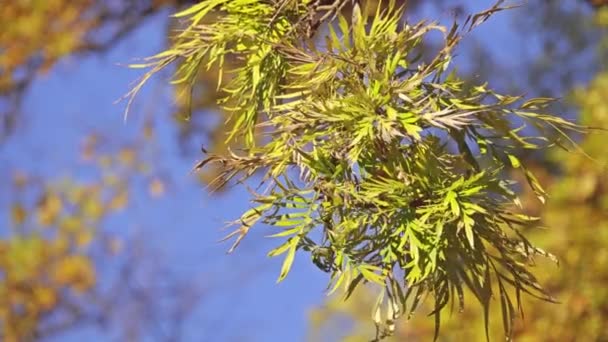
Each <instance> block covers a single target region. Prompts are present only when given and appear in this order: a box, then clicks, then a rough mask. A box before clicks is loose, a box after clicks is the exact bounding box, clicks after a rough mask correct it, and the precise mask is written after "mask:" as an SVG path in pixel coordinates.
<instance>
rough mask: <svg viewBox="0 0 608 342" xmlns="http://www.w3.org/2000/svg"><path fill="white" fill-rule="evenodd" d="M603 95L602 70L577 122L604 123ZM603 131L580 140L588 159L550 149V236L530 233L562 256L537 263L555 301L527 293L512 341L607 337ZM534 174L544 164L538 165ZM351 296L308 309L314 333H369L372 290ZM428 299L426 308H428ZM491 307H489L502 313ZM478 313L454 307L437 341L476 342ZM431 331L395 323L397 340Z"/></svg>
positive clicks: (494, 328)
mask: <svg viewBox="0 0 608 342" xmlns="http://www.w3.org/2000/svg"><path fill="white" fill-rule="evenodd" d="M606 94H608V75H606V74H605V73H604V74H602V75H600V76H599V77H598V78H597V79H596V80H595V81H594V82H593V84H592V85H590V86H589V87H588V88H584V89H583V88H580V89H577V91H576V92H575V96H574V98H575V99H576V102H577V103H579V104H580V105H581V106H582V113H581V121H582V123H584V124H586V125H590V126H599V127H606V126H607V124H608V121H607V118H608V107H607V106H606V104H605V102H604V101H603V99H604V98H605V96H606ZM604 142H605V137H604V136H603V134H590V135H588V136H587V137H586V138H585V139H584V140H583V141H582V142H581V146H582V148H584V149H585V151H586V152H588V153H589V154H590V155H591V156H592V157H593V159H590V158H587V157H584V156H580V155H575V154H572V153H565V152H561V151H559V152H558V153H554V154H552V158H551V159H552V161H553V162H554V164H552V166H551V168H555V167H556V166H558V167H559V168H560V170H562V171H563V174H559V175H553V176H551V175H550V174H548V173H546V172H543V174H544V177H543V180H544V181H543V182H544V183H550V184H551V185H550V192H551V194H552V196H551V199H550V200H549V201H548V205H547V206H546V207H545V208H544V210H543V211H542V220H543V223H544V224H546V225H547V226H549V227H551V234H547V233H546V232H543V231H538V230H531V231H529V234H530V238H531V239H533V240H535V241H538V242H541V243H542V244H543V246H546V248H547V249H548V250H550V251H552V252H553V253H555V254H556V255H557V256H558V257H559V260H560V267H559V268H548V267H540V268H539V272H538V276H539V279H540V280H541V282H542V283H543V284H545V286H546V288H547V291H548V292H549V293H551V295H553V296H554V297H555V298H556V299H557V300H558V301H559V304H558V306H557V307H555V306H546V305H535V303H533V302H532V301H530V300H528V299H525V300H524V302H525V304H527V305H526V311H525V315H524V316H523V317H521V318H520V319H518V320H517V321H516V322H515V325H514V332H513V333H514V336H513V337H514V339H515V340H517V341H539V340H547V341H603V340H606V339H607V338H608V335H606V329H605V321H606V317H607V312H608V293H607V292H606V290H605V283H606V281H607V280H608V273H607V272H606V269H607V267H606V265H608V257H607V256H608V249H607V247H606V246H607V245H608V235H607V234H606V232H608V227H607V226H606V222H608V218H607V217H606V212H607V205H608V196H607V193H606V186H605V184H606V181H607V177H606V168H605V166H606V164H607V163H608V159H607V155H606V151H605V148H604V145H605V144H604ZM537 168H538V169H539V172H541V171H542V166H541V165H538V166H537ZM521 197H522V198H523V200H522V201H523V203H524V207H525V208H529V207H530V206H529V205H528V203H529V202H530V201H532V200H534V199H533V198H532V197H533V196H528V195H527V192H524V193H523V194H522V196H521ZM353 297H354V298H353V299H352V300H350V301H348V302H344V301H343V300H342V298H340V297H339V296H335V297H333V298H332V299H331V300H330V301H328V303H327V304H326V305H325V306H324V307H323V308H318V309H316V310H314V311H313V312H312V313H311V323H312V326H313V328H312V332H311V333H312V336H311V337H312V338H311V340H313V341H316V340H319V338H318V336H319V335H322V336H327V335H330V334H331V333H338V332H336V331H335V328H334V329H332V328H333V327H336V324H335V323H336V322H338V321H341V320H344V319H346V320H348V321H351V322H353V323H354V326H353V328H352V329H350V330H348V331H340V332H339V333H342V334H344V336H343V337H344V340H346V341H366V340H368V337H369V336H370V335H371V334H373V331H370V327H369V325H368V324H366V323H367V322H366V321H367V320H368V317H369V309H370V308H371V307H372V306H373V292H372V291H369V289H361V290H359V291H358V292H356V293H355V294H354V295H353ZM432 309H433V308H432V306H430V305H428V304H427V305H426V307H425V308H424V311H426V312H429V311H432ZM500 310H501V309H500V307H498V306H496V305H494V306H493V308H492V312H493V313H494V314H500ZM483 320H484V318H483V312H482V311H481V310H477V309H475V308H467V309H466V310H464V311H463V312H458V313H452V314H451V315H449V316H448V317H447V319H446V320H445V322H444V329H446V330H447V331H449V334H446V336H442V337H441V338H440V340H441V341H461V340H470V341H477V340H482V339H483V338H484V333H483V330H482V329H481V327H482V326H483V325H482V324H483V322H482V321H483ZM490 323H491V324H490V327H489V331H490V336H492V337H494V338H499V336H500V334H501V333H502V327H501V322H499V321H490ZM432 335H433V329H432V327H431V326H429V324H428V322H426V319H425V317H424V316H422V317H416V318H413V319H412V321H411V322H408V324H399V325H398V326H397V327H396V333H395V336H394V340H395V341H403V340H410V339H416V340H421V341H425V340H429V339H431V337H432Z"/></svg>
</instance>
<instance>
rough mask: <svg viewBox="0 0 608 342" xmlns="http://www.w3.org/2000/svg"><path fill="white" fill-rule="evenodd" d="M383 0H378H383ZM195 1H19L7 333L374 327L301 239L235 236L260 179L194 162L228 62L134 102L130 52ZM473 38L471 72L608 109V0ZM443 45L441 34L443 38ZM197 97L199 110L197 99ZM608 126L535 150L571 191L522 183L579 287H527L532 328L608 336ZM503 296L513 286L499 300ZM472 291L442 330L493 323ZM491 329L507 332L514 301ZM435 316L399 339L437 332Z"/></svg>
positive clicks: (504, 19) (264, 333)
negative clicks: (201, 168) (539, 190)
mask: <svg viewBox="0 0 608 342" xmlns="http://www.w3.org/2000/svg"><path fill="white" fill-rule="evenodd" d="M370 1H373V0H370ZM194 2H195V1H188V0H109V1H96V0H72V1H69V0H0V23H2V30H1V31H0V336H1V339H2V340H4V341H30V340H43V341H85V340H86V341H305V340H310V341H338V340H350V341H367V340H369V339H370V338H371V337H373V336H374V327H373V324H371V322H370V308H371V306H372V305H373V303H371V302H370V301H371V300H372V298H373V296H372V294H371V292H367V290H365V289H364V288H362V289H361V290H360V291H359V292H358V293H357V295H356V296H353V298H352V299H351V300H350V301H349V302H346V303H345V302H343V301H342V300H341V298H340V297H339V296H338V297H331V298H328V297H327V296H326V295H325V284H326V280H327V279H326V277H325V275H324V274H322V273H321V272H319V271H318V269H316V267H314V266H313V264H312V263H311V262H310V260H308V257H306V256H304V255H302V256H300V257H299V258H298V257H296V261H295V264H294V267H293V271H292V272H291V273H290V275H289V277H288V278H287V279H286V280H285V281H284V282H282V283H280V284H276V278H277V275H278V270H279V268H280V260H274V259H270V258H268V257H266V252H267V251H268V250H269V249H270V248H272V247H273V246H274V241H271V240H270V239H266V238H264V231H263V227H262V228H260V229H258V230H256V231H253V232H252V234H250V235H249V236H247V238H246V239H245V240H244V241H243V243H242V244H241V246H240V248H239V249H238V250H237V251H236V252H235V253H234V254H230V255H227V254H226V253H225V252H226V250H227V249H228V247H229V245H228V244H226V243H219V242H218V240H220V239H221V238H222V237H223V236H224V235H226V233H227V231H225V230H223V229H222V228H223V227H225V225H226V222H227V221H230V220H233V219H236V218H237V217H238V216H239V214H240V213H241V212H242V211H243V210H245V209H247V208H248V203H247V199H248V193H247V192H246V191H245V190H244V189H242V188H239V187H232V186H229V187H226V188H223V189H221V190H220V191H219V192H216V193H211V192H210V191H209V189H208V188H207V186H206V185H207V183H208V182H209V181H210V180H211V179H213V178H214V172H213V170H209V171H207V172H205V173H192V172H191V169H192V166H193V165H194V164H195V163H196V161H197V160H199V159H200V158H202V157H203V154H202V152H201V146H204V148H205V149H206V150H210V151H214V152H218V153H221V152H222V151H226V149H227V146H224V145H223V144H222V141H223V140H224V139H223V136H222V132H223V128H222V123H223V121H224V119H225V116H224V114H223V113H221V112H219V111H218V110H217V108H215V107H214V105H213V104H214V101H215V99H216V96H217V94H216V93H215V84H216V82H217V80H216V79H214V78H213V76H212V74H213V73H202V74H201V75H200V82H198V83H197V85H196V87H195V88H194V91H193V98H192V102H189V101H188V100H187V99H188V96H186V95H187V94H186V93H185V89H183V88H180V87H176V86H171V85H170V84H169V77H170V74H169V73H167V74H161V75H159V76H158V77H156V78H154V79H152V80H151V81H150V82H149V83H148V84H147V85H146V87H145V88H144V89H143V90H142V92H141V93H140V95H139V96H138V97H137V99H136V101H135V102H134V104H133V106H132V108H131V110H130V113H129V116H128V117H127V118H126V120H125V117H124V109H125V102H124V101H123V102H119V103H116V100H118V99H120V98H121V97H122V96H123V95H124V94H125V93H127V92H128V91H129V89H130V85H132V82H133V81H134V80H136V79H137V77H138V76H141V74H140V73H139V71H137V70H132V69H129V68H127V67H126V65H127V64H129V63H131V62H134V61H136V59H137V58H141V57H145V56H149V55H152V54H154V53H157V52H159V51H161V50H162V49H164V48H165V47H167V46H168V44H170V42H171V36H172V32H174V30H176V29H178V28H179V25H180V23H179V22H177V21H175V20H173V19H172V18H171V17H170V15H171V14H172V13H174V12H176V11H177V10H178V9H180V8H183V7H184V6H188V5H191V4H192V3H194ZM519 4H520V5H521V7H519V8H516V9H513V10H510V11H506V12H501V13H499V14H497V15H496V16H494V17H492V18H491V19H490V20H489V21H488V22H486V23H485V24H484V25H482V26H481V27H480V28H478V29H477V31H475V32H474V33H473V34H471V35H470V36H469V37H468V38H467V39H465V41H464V43H463V44H462V46H461V47H460V49H459V50H458V56H457V58H456V67H457V69H458V72H459V73H460V74H462V75H463V76H465V77H467V78H468V79H469V80H470V81H472V82H482V81H486V80H487V81H488V82H490V84H491V85H492V86H493V87H495V88H498V89H500V90H502V91H507V92H511V93H515V94H522V93H523V94H527V95H529V96H555V97H560V98H561V101H560V102H559V103H558V104H556V106H555V108H554V110H555V111H556V113H560V115H562V116H564V117H567V118H569V119H571V120H576V121H578V122H580V123H583V124H586V125H591V126H596V127H604V128H608V72H606V66H607V64H608V35H606V33H607V30H608V2H607V1H601V0H599V1H598V0H590V1H585V0H569V1H566V0H536V1H533V0H528V1H523V2H519ZM491 5H493V2H492V1H475V2H471V1H458V0H454V1H447V0H429V1H420V0H419V1H407V6H408V7H407V13H408V20H411V21H417V20H419V19H423V18H425V19H435V20H439V21H440V22H441V23H443V24H446V25H449V24H450V23H451V22H452V21H453V20H463V19H464V17H466V14H469V13H473V12H477V11H480V10H483V9H485V8H488V7H490V6H491ZM427 44H428V47H429V49H432V47H433V41H429V42H428V43H427ZM190 112H191V113H192V116H191V117H188V115H187V114H188V113H190ZM607 134H608V133H605V132H604V133H601V132H599V133H598V132H594V133H592V134H590V135H588V136H585V137H576V139H577V141H579V142H580V144H581V147H582V148H583V149H584V151H585V152H586V153H587V154H588V156H584V155H583V154H582V153H571V152H570V153H569V152H565V151H563V150H559V149H556V150H554V151H551V152H549V153H546V154H543V155H538V154H534V155H533V154H525V151H522V153H523V155H524V157H525V158H524V159H528V163H529V164H530V163H531V164H533V166H534V168H535V169H536V172H537V174H539V175H542V177H541V179H540V181H541V183H543V185H545V186H546V187H547V188H548V189H549V193H550V194H551V195H552V196H551V198H550V199H549V201H548V204H547V205H546V206H542V205H541V204H540V203H538V201H537V200H536V198H535V197H534V196H533V195H532V194H529V193H527V192H526V191H525V189H524V190H522V193H521V196H522V202H523V203H524V207H525V209H526V211H527V212H528V213H529V214H533V215H538V216H541V217H542V219H543V222H544V225H545V226H547V227H548V229H544V230H534V231H530V232H528V233H529V235H530V236H531V238H532V240H534V241H535V242H537V243H538V244H539V245H540V246H542V247H544V248H545V249H547V250H548V251H550V252H552V253H554V254H556V255H557V256H558V257H559V259H560V266H559V267H556V266H555V265H554V264H552V263H551V262H548V261H539V263H538V265H537V268H538V272H539V274H540V276H541V279H542V280H543V283H544V284H546V286H547V288H548V290H549V291H550V292H551V293H552V294H553V295H554V296H555V297H557V298H558V300H559V301H560V302H561V304H557V305H554V304H548V303H542V302H539V301H534V300H525V307H524V310H525V314H526V315H525V318H524V319H523V320H520V321H519V322H518V325H517V329H516V340H517V341H608V175H607V174H606V172H607V170H606V165H607V163H608V149H607V146H608V145H607V144H606V143H607V142H608V135H607ZM496 306H498V305H496ZM457 311H458V310H455V311H454V313H453V314H452V316H451V317H450V319H448V320H447V321H446V322H445V324H444V326H443V327H442V330H443V333H442V335H441V338H440V340H442V341H461V340H463V339H468V340H471V341H483V340H485V332H484V329H483V315H482V313H480V312H478V311H476V310H475V308H474V307H470V308H467V309H466V310H465V312H463V313H458V312H457ZM495 318H496V320H492V324H490V335H491V336H492V337H494V339H501V338H502V337H501V334H502V322H501V321H500V315H495ZM432 336H433V322H432V319H429V318H427V317H425V316H424V314H423V313H421V314H420V316H419V317H415V318H413V319H412V320H411V321H408V322H401V323H399V324H398V329H397V334H396V336H395V337H394V340H396V341H401V340H408V341H410V340H411V341H428V340H432Z"/></svg>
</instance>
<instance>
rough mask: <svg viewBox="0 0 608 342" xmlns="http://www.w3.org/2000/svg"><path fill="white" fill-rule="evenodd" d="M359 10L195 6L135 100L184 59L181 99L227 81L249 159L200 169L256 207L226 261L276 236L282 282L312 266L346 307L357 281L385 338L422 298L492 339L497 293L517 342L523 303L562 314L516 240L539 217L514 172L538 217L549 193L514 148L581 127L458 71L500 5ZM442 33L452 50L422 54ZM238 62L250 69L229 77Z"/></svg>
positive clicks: (299, 4) (225, 104) (232, 127)
mask: <svg viewBox="0 0 608 342" xmlns="http://www.w3.org/2000/svg"><path fill="white" fill-rule="evenodd" d="M347 3H348V4H351V5H352V6H353V10H352V15H351V16H350V17H349V18H347V17H345V16H344V15H342V14H341V8H342V7H343V6H346V4H347ZM362 4H363V6H364V7H363V8H362V7H360V4H359V3H357V2H352V3H351V2H350V1H341V0H336V1H335V2H333V3H330V4H320V3H319V2H314V1H303V0H300V1H293V0H281V1H260V0H213V1H204V2H201V3H199V4H197V5H194V6H192V7H190V8H188V9H186V10H184V11H182V12H179V13H177V14H176V17H178V18H183V19H184V20H186V21H187V24H186V27H185V28H184V29H183V30H181V31H180V32H179V33H178V34H177V36H176V39H175V40H174V43H173V45H172V46H171V48H170V49H168V50H166V51H163V52H161V53H159V54H157V55H155V56H152V57H149V58H147V59H144V61H143V62H142V63H141V64H135V65H132V67H135V68H150V69H149V71H148V72H147V73H146V74H145V75H144V76H143V78H142V79H141V82H140V83H138V84H137V85H136V86H135V87H134V88H133V90H132V92H130V93H129V94H128V95H129V96H134V95H135V94H136V93H137V92H138V91H139V89H140V88H141V87H142V86H143V85H144V84H145V82H146V81H147V80H149V79H150V78H151V77H152V76H153V75H154V74H155V73H157V72H159V71H161V70H162V69H164V68H166V67H168V66H169V65H171V64H172V63H174V62H178V61H179V65H178V67H177V68H176V69H175V79H174V81H173V82H174V83H177V84H187V85H190V86H191V85H192V83H193V82H195V81H196V75H197V74H198V73H199V70H217V71H218V73H219V74H218V76H219V77H218V79H219V80H220V81H219V82H218V83H219V85H220V88H221V89H220V90H221V92H222V93H223V94H224V97H223V98H222V99H220V100H219V101H218V105H219V106H221V107H222V108H223V109H224V110H227V111H229V112H230V113H231V117H230V119H229V122H228V123H226V127H229V132H228V134H227V141H229V142H234V141H236V142H239V143H240V144H241V146H242V147H241V148H240V149H239V150H238V151H237V152H232V151H231V152H230V153H229V154H228V155H210V156H208V157H207V158H205V159H204V160H202V161H201V162H200V163H199V164H197V165H196V169H201V168H206V167H208V165H212V164H214V163H219V164H221V165H223V169H222V173H221V174H220V176H219V177H218V178H217V180H216V182H212V186H215V187H220V186H223V185H225V184H226V183H229V182H233V183H234V182H236V183H238V184H243V186H245V187H247V189H249V190H250V192H251V194H252V197H251V203H252V207H251V209H250V210H248V211H246V212H245V213H243V214H242V216H241V217H240V218H239V219H238V220H236V221H235V222H234V224H235V225H236V227H237V228H236V229H235V230H234V232H232V233H231V234H229V235H228V236H227V237H226V238H227V239H229V238H233V237H234V238H236V241H235V243H234V245H233V246H232V247H231V248H230V250H231V251H232V250H234V249H235V248H236V247H237V245H238V244H239V243H240V242H241V240H242V239H243V238H244V237H245V236H246V235H247V233H248V232H249V231H250V229H252V227H253V226H254V225H256V224H265V225H267V226H269V228H268V229H269V230H270V231H271V232H272V233H271V237H273V238H277V239H282V240H283V242H281V243H280V245H279V247H277V248H276V249H273V250H272V251H270V252H269V255H270V256H279V255H283V256H284V262H283V266H282V268H281V271H280V275H279V279H278V280H279V281H281V280H283V279H284V278H285V277H286V276H287V274H288V272H289V270H290V269H291V265H292V263H293V261H294V258H295V256H296V252H297V251H305V252H307V253H308V254H309V255H310V257H311V258H312V262H313V263H314V264H315V265H317V266H318V267H319V268H320V269H321V270H323V271H325V272H327V273H329V274H330V277H331V279H330V284H329V286H328V289H329V290H330V292H333V291H335V290H337V289H339V288H342V289H343V291H345V293H346V297H348V296H350V294H351V293H352V292H353V291H354V290H355V289H356V288H357V286H358V285H359V284H362V283H371V284H376V285H378V287H379V288H380V289H381V291H380V294H379V296H378V297H377V300H376V305H375V307H374V309H373V315H372V316H373V319H374V321H375V322H376V324H377V328H378V329H377V336H376V338H378V339H379V338H383V337H386V336H387V335H390V334H391V333H392V332H393V330H394V328H395V324H394V323H395V320H396V319H397V318H398V317H399V316H402V315H403V314H405V315H406V316H409V315H411V314H412V313H413V312H415V311H416V309H417V308H418V306H419V305H420V303H421V302H422V301H423V298H426V297H427V296H430V297H431V298H432V301H433V304H432V307H433V312H432V315H433V316H434V322H435V335H437V333H438V329H439V326H440V323H441V317H442V312H443V309H444V308H446V306H447V305H448V304H449V303H450V302H452V303H454V302H456V303H457V304H458V306H459V307H460V308H463V307H464V303H465V298H464V294H465V291H468V292H467V293H470V294H471V295H472V297H473V298H474V299H475V300H476V301H477V302H479V303H480V304H481V307H482V308H483V311H484V318H485V320H486V327H488V324H487V319H488V315H489V306H490V301H491V300H492V298H493V294H494V292H493V290H492V289H493V288H495V289H497V291H498V293H497V295H498V298H499V301H500V306H501V307H502V310H501V312H502V316H503V320H502V322H503V324H504V333H505V334H506V335H507V336H511V335H512V333H513V320H514V318H515V316H516V313H517V311H518V310H520V309H521V307H520V301H521V294H522V293H526V294H529V295H531V296H535V297H538V298H542V299H545V300H548V301H551V300H552V298H551V297H550V296H549V295H548V294H547V293H546V292H545V291H544V290H543V288H542V286H541V284H540V283H539V282H538V281H537V279H536V277H535V276H534V275H533V273H532V271H531V266H532V265H533V258H534V257H535V256H536V255H542V256H546V257H549V259H554V257H552V256H551V255H550V254H548V253H546V252H544V251H543V250H542V249H540V248H538V247H536V246H534V245H532V243H530V242H529V241H528V239H526V238H525V237H524V235H523V234H522V230H523V229H524V228H527V227H529V226H532V225H534V224H536V222H537V218H533V217H530V216H527V215H525V214H522V213H521V211H520V210H519V209H518V208H517V205H520V204H521V203H520V202H519V199H518V197H517V195H516V193H515V184H514V181H513V179H512V178H511V177H510V176H509V175H510V172H511V171H512V170H513V169H516V170H517V171H519V172H521V173H522V174H523V175H524V177H525V179H526V180H527V183H528V185H529V187H530V188H531V189H532V191H533V192H534V193H535V195H536V197H537V198H538V200H540V201H541V202H543V203H544V201H545V198H546V194H545V192H544V190H543V189H542V187H541V186H540V184H539V182H538V180H537V179H536V177H535V175H534V174H533V172H531V170H529V169H528V168H527V167H526V165H525V163H524V162H522V161H520V160H519V159H518V158H517V151H519V150H521V149H529V150H543V149H545V148H547V147H550V146H554V145H558V146H560V147H563V148H565V149H573V148H574V149H575V148H578V147H577V146H576V145H575V144H574V142H573V141H572V140H571V139H570V138H569V135H568V134H569V133H572V132H584V131H586V128H585V127H583V126H579V125H576V124H573V123H570V122H568V121H566V120H563V119H561V118H559V117H557V116H554V115H551V114H550V113H549V112H548V107H549V105H550V104H551V102H552V101H553V100H552V99H548V98H534V99H529V100H527V101H524V99H522V97H520V96H509V95H503V94H499V93H497V92H495V91H493V90H492V89H491V88H489V87H488V86H487V85H486V84H469V83H465V82H464V81H463V80H461V79H460V78H459V77H458V76H457V75H456V73H455V72H454V71H453V70H452V69H451V67H450V65H451V64H452V62H453V60H452V56H453V52H454V49H455V48H456V47H457V45H458V43H459V42H460V40H461V39H462V37H463V36H464V35H466V34H467V33H468V32H470V31H471V30H472V29H474V28H475V27H477V26H478V25H480V24H482V23H483V22H484V21H485V20H487V19H488V18H489V17H490V16H491V15H493V14H494V13H496V12H499V11H501V10H503V9H505V8H504V7H500V6H499V5H500V4H496V5H495V6H493V7H491V8H490V9H488V10H486V11H484V12H481V13H478V14H475V15H471V16H469V17H467V18H466V20H465V21H464V22H462V23H454V24H453V25H452V26H450V27H445V26H441V25H439V24H437V23H427V22H419V23H410V22H408V21H407V20H406V18H405V17H404V15H403V13H404V12H403V8H402V7H399V8H397V6H395V3H394V2H392V1H389V2H387V6H375V8H374V7H373V6H372V7H370V6H369V4H368V3H366V2H362ZM209 15H213V16H214V18H215V20H214V21H212V22H206V21H205V20H204V19H205V17H206V16H209ZM433 32H436V33H439V34H441V35H442V37H443V46H442V47H441V48H440V49H439V50H438V51H435V52H434V54H433V55H421V52H422V51H424V52H425V53H428V50H422V49H421V44H422V43H423V42H424V40H425V39H426V38H427V37H428V36H429V35H432V34H433ZM228 58H231V59H236V60H239V61H241V63H240V66H239V67H237V68H234V69H230V68H227V67H226V64H225V61H226V60H227V59H228ZM213 67H217V69H212V68H213ZM224 77H230V81H229V82H228V83H227V85H224V86H222V82H221V80H222V79H223V78H224ZM131 99H132V97H131ZM130 102H131V100H130V101H129V104H130ZM127 110H128V105H127ZM251 185H256V187H255V189H254V188H252V187H251ZM486 331H487V328H486Z"/></svg>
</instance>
